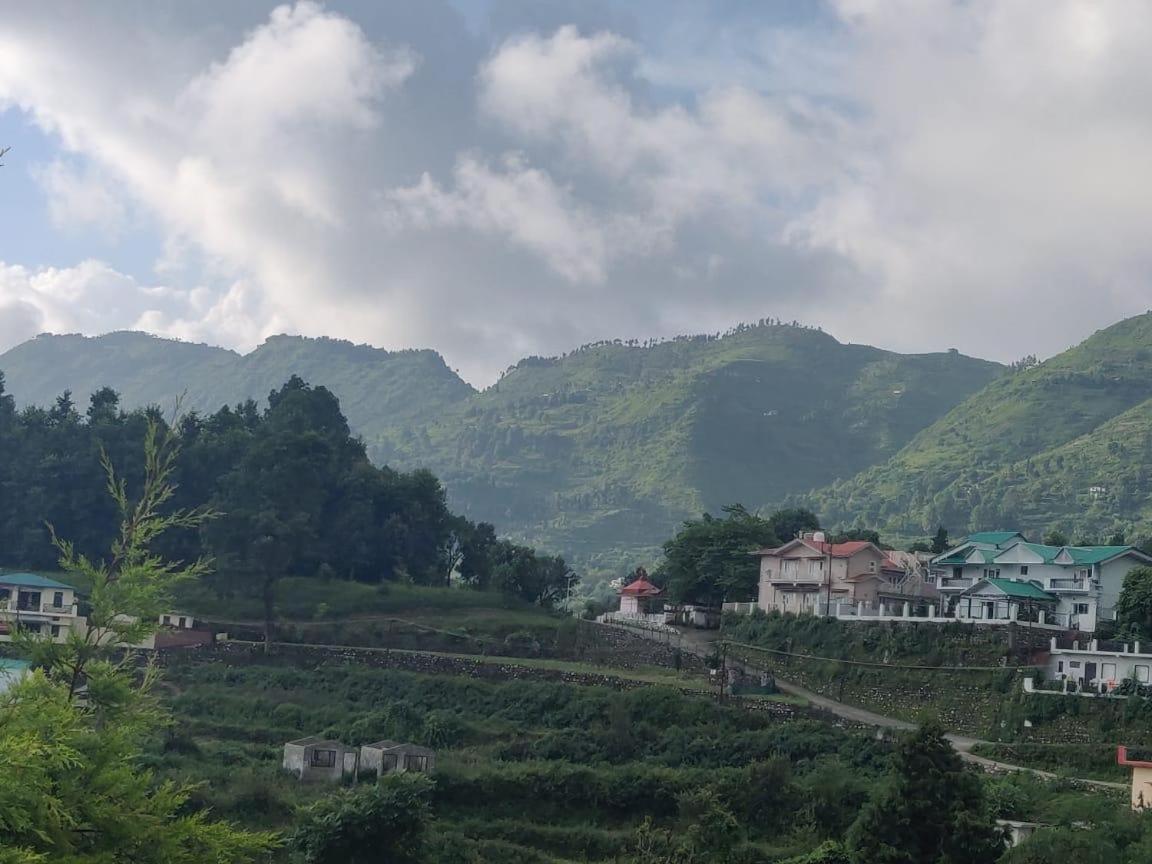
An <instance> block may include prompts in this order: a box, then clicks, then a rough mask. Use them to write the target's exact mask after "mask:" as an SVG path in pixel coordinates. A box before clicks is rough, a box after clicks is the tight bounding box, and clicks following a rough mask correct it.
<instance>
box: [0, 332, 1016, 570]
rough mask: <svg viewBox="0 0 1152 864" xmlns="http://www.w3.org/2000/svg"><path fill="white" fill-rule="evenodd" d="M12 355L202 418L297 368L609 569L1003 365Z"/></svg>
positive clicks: (588, 351) (587, 356)
mask: <svg viewBox="0 0 1152 864" xmlns="http://www.w3.org/2000/svg"><path fill="white" fill-rule="evenodd" d="M0 369H3V370H5V371H7V372H8V373H9V381H10V383H11V385H12V388H13V390H14V391H15V392H16V394H17V396H18V397H19V398H20V400H21V402H22V404H24V405H27V404H44V403H47V402H48V401H49V400H51V399H52V398H53V397H54V396H55V395H56V394H58V393H60V392H61V391H62V390H64V389H71V390H72V391H73V392H76V393H90V392H93V391H95V390H96V389H97V388H99V387H101V386H104V385H112V386H113V387H115V388H116V389H117V390H118V391H119V392H121V393H122V394H123V396H124V401H125V404H126V405H128V406H131V407H140V406H145V405H153V404H160V405H169V404H171V402H172V401H173V399H174V398H175V396H176V395H177V394H178V393H179V392H183V391H186V393H187V396H186V404H187V405H188V407H189V408H191V409H193V410H196V411H198V412H200V413H201V414H205V415H206V414H208V413H209V412H215V411H216V410H218V408H219V406H221V405H225V404H228V405H235V404H238V403H243V402H244V401H245V400H247V399H264V398H265V396H266V394H267V393H268V392H269V391H270V390H272V389H273V388H275V387H278V386H279V385H280V384H281V383H282V382H283V381H284V380H286V379H287V378H288V376H289V375H291V374H298V375H300V376H301V377H302V378H304V379H305V380H309V381H312V382H314V383H315V384H320V385H324V386H325V387H327V388H328V389H329V390H331V391H332V392H333V393H334V394H335V395H336V396H337V397H339V399H340V401H341V402H342V403H343V404H344V405H345V406H346V409H347V411H348V416H349V421H350V425H351V427H352V429H353V431H354V433H355V434H357V435H359V436H360V437H361V438H363V440H364V442H365V446H366V449H367V452H368V454H369V455H370V456H371V457H372V459H373V460H374V461H375V462H376V463H377V464H390V465H393V466H395V467H398V468H401V469H403V470H410V469H412V468H415V467H419V466H426V467H428V468H429V469H431V470H432V471H434V472H435V473H436V474H437V476H439V477H440V478H441V479H442V480H443V481H444V482H445V485H446V486H447V487H448V489H449V490H450V493H451V500H452V504H453V506H454V508H456V509H457V510H458V511H459V512H462V513H466V514H467V515H468V516H469V518H471V519H473V520H482V521H486V522H490V523H493V524H496V525H497V526H498V527H499V528H500V530H501V532H502V533H507V534H509V535H511V536H512V538H513V539H514V540H516V541H517V542H520V543H529V544H530V545H535V546H539V547H541V548H545V549H549V550H554V551H560V552H563V553H566V557H568V558H569V559H570V560H571V559H572V558H573V557H575V559H576V560H580V561H581V563H587V564H603V565H604V566H607V567H615V566H616V565H620V564H625V565H627V564H630V565H631V566H635V564H636V559H637V557H638V556H654V555H655V554H656V553H657V552H658V551H659V543H660V542H661V540H662V539H663V537H664V535H665V534H666V532H667V530H668V526H670V525H675V524H677V523H678V522H679V521H681V520H683V519H686V518H690V517H692V516H693V515H694V514H698V513H701V512H703V511H705V510H710V511H712V512H715V511H717V510H718V509H719V508H720V506H721V505H723V504H725V503H727V502H730V501H744V502H746V503H747V504H748V505H749V506H750V507H761V506H766V505H771V504H774V503H776V502H778V501H780V500H781V499H782V498H783V497H784V496H785V495H787V494H789V493H799V492H803V491H805V490H807V489H810V488H813V487H815V486H821V485H824V484H827V483H830V482H832V481H833V480H835V479H836V478H837V477H850V476H852V475H853V474H855V473H856V472H858V471H860V470H862V469H863V468H866V467H868V466H869V465H873V464H876V463H877V462H880V461H882V460H883V459H885V458H887V457H888V456H890V455H892V454H893V453H895V452H896V451H897V450H898V449H899V448H900V447H901V446H902V445H903V444H905V443H907V442H908V441H910V440H911V439H912V438H913V436H915V435H916V433H917V432H919V431H920V430H921V429H923V428H924V427H925V426H927V425H928V424H929V423H931V422H932V421H933V420H935V419H937V418H939V417H940V416H941V415H943V414H944V413H945V412H946V411H947V410H948V409H949V408H951V407H953V406H954V405H955V404H956V403H957V402H958V401H960V400H961V399H963V398H964V397H965V396H966V395H968V394H971V393H973V392H975V391H976V390H978V389H979V388H980V387H982V386H983V385H984V384H986V383H987V382H988V381H989V380H991V379H992V378H993V377H994V376H995V375H997V374H998V373H999V372H1000V371H1001V369H1002V367H1000V366H998V365H997V364H994V363H988V362H986V361H982V360H974V359H971V358H968V357H964V356H961V355H959V354H956V353H939V354H930V355H907V356H905V355H899V354H893V353H890V352H887V351H882V350H878V349H875V348H868V347H866V346H862V345H843V344H840V343H838V342H837V341H836V340H834V339H833V338H831V337H830V336H828V335H827V334H824V333H820V332H818V331H816V330H813V329H806V328H801V327H797V326H790V325H785V324H781V323H780V322H774V321H763V322H760V323H758V324H756V325H752V326H748V325H742V326H740V327H737V328H734V329H733V330H732V331H730V332H729V333H726V334H723V335H720V334H709V335H699V336H691V337H679V338H676V339H673V340H668V341H664V342H658V343H656V342H650V343H645V344H640V343H637V342H620V341H616V342H605V343H599V344H596V345H590V346H586V347H584V348H582V349H580V350H577V351H573V352H570V353H568V354H566V355H565V356H562V357H558V358H529V359H526V360H524V361H522V362H521V363H519V364H517V365H516V366H515V367H513V368H512V369H510V370H509V371H508V373H507V374H505V375H504V376H503V377H502V378H501V379H500V381H499V382H498V383H497V384H495V385H494V386H492V387H489V388H487V389H485V390H484V391H482V392H476V391H473V390H472V388H470V387H469V386H468V385H467V384H465V383H464V382H463V381H461V380H460V379H459V377H457V376H456V375H455V374H453V373H452V371H451V370H450V369H448V368H447V366H446V365H445V364H444V361H443V360H442V359H441V358H440V357H439V356H438V355H436V354H434V353H433V352H430V351H405V352H387V351H380V350H377V349H372V348H369V347H367V346H354V345H350V344H348V343H346V342H339V341H335V340H330V339H319V340H315V339H302V338H299V337H287V336H281V337H273V338H272V339H270V340H269V341H268V342H267V343H265V344H264V345H262V346H261V347H260V348H258V349H257V350H256V351H254V352H252V353H251V354H248V355H246V356H243V357H239V356H237V355H235V354H233V353H231V352H227V351H222V350H220V349H214V348H208V347H206V346H203V345H190V344H186V343H175V342H168V341H163V340H157V339H151V338H149V337H146V336H144V335H143V334H138V333H137V334H132V333H117V334H110V335H108V336H103V337H100V338H98V339H84V338H83V337H76V336H59V337H41V338H38V339H35V340H33V341H31V342H29V343H26V344H24V345H21V346H18V347H17V348H15V349H13V350H11V351H9V352H7V353H6V354H3V355H0ZM145 372H146V373H147V374H144V373H145Z"/></svg>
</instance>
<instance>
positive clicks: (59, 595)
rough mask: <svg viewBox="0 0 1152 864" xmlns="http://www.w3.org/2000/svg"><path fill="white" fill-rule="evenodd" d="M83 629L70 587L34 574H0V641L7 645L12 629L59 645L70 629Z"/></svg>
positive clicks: (73, 590)
mask: <svg viewBox="0 0 1152 864" xmlns="http://www.w3.org/2000/svg"><path fill="white" fill-rule="evenodd" d="M86 626H87V622H86V621H85V619H84V618H82V617H81V616H80V613H79V608H78V607H77V603H76V589H75V588H73V587H72V586H71V585H65V584H64V583H63V582H57V581H56V580H55V579H49V578H47V577H45V576H38V575H36V574H35V573H0V642H11V641H12V633H13V632H14V631H15V630H16V629H22V630H26V631H28V632H30V633H38V634H40V635H41V636H44V637H46V638H49V639H51V640H52V641H53V642H63V641H64V640H65V639H67V638H68V633H69V632H70V631H71V630H72V629H73V628H78V629H79V630H80V631H81V632H82V631H83V629H84V628H85V627H86Z"/></svg>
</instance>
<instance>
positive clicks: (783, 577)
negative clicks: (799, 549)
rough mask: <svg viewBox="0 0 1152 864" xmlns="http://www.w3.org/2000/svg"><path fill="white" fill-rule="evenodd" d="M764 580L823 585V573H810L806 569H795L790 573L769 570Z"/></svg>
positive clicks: (774, 582)
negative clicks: (802, 570)
mask: <svg viewBox="0 0 1152 864" xmlns="http://www.w3.org/2000/svg"><path fill="white" fill-rule="evenodd" d="M764 581H765V582H771V583H773V584H776V583H780V582H784V583H787V584H790V585H791V584H796V585H823V584H824V574H823V573H810V572H807V571H804V572H801V571H795V572H790V573H785V572H779V573H777V572H773V571H769V573H768V575H767V576H766V577H765V579H764Z"/></svg>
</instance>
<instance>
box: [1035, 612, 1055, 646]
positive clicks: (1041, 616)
mask: <svg viewBox="0 0 1152 864" xmlns="http://www.w3.org/2000/svg"><path fill="white" fill-rule="evenodd" d="M1036 623H1037V624H1047V623H1048V622H1047V621H1045V620H1044V610H1043V609H1041V610H1039V611H1038V612H1037V613H1036ZM1052 647H1053V648H1055V647H1056V640H1055V639H1053V640H1052Z"/></svg>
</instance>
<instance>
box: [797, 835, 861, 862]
mask: <svg viewBox="0 0 1152 864" xmlns="http://www.w3.org/2000/svg"><path fill="white" fill-rule="evenodd" d="M781 864H852V859H851V858H849V857H848V852H847V850H845V848H844V847H843V846H842V845H841V844H840V843H837V842H836V841H835V840H828V841H825V842H824V843H821V844H820V845H819V846H817V847H816V848H815V849H813V850H812V851H811V852H809V853H808V854H806V855H799V856H797V857H795V858H789V859H787V860H786V861H782V862H781Z"/></svg>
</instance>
